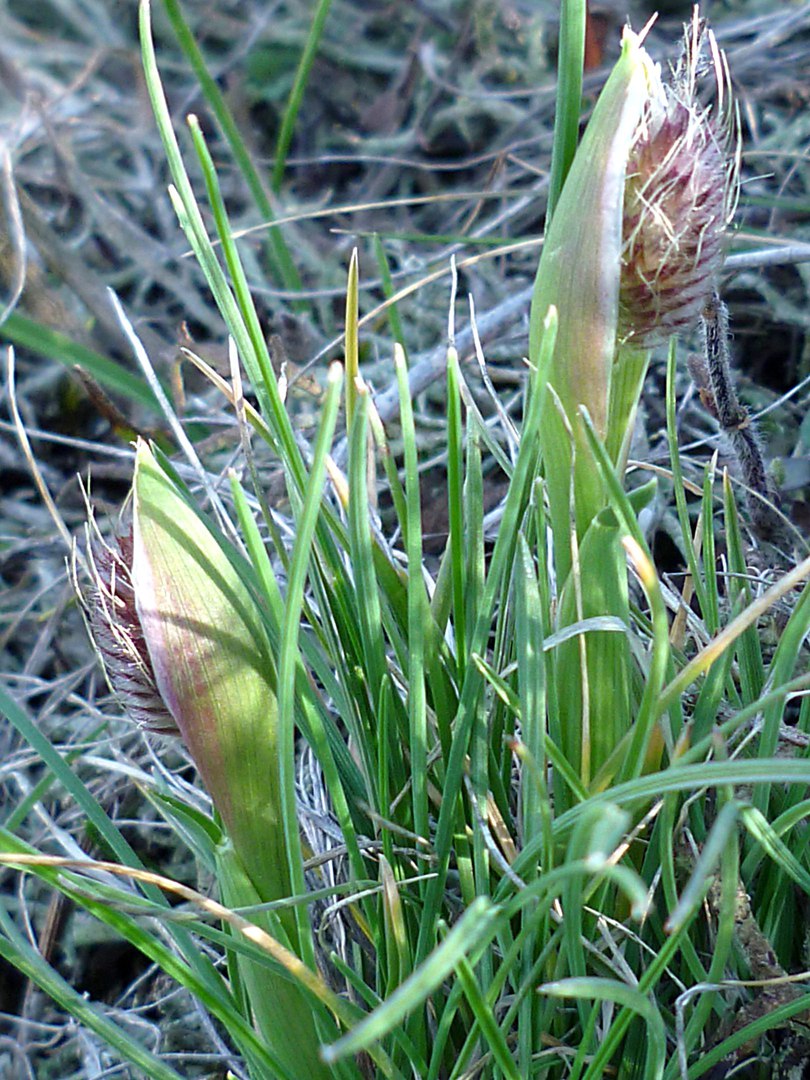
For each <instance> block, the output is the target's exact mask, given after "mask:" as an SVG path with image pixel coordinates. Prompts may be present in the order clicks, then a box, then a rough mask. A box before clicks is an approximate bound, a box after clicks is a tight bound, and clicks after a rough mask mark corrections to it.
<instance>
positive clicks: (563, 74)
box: [546, 0, 586, 229]
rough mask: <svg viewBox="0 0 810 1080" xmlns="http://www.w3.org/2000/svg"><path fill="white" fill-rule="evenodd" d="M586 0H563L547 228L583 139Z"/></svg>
mask: <svg viewBox="0 0 810 1080" xmlns="http://www.w3.org/2000/svg"><path fill="white" fill-rule="evenodd" d="M585 8H586V4H585V0H563V2H562V6H561V9H560V51H559V58H558V61H557V105H556V109H555V113H554V145H553V148H552V151H551V179H550V182H549V193H548V210H547V212H546V228H547V229H548V225H549V222H550V221H551V218H552V216H553V214H554V211H555V209H556V207H557V200H558V199H559V197H560V192H561V191H562V188H563V184H564V183H565V178H566V176H567V175H568V170H569V169H570V168H571V162H572V161H573V160H574V154H575V153H576V150H577V141H578V139H579V115H580V109H581V104H582V67H583V62H584V59H585V18H586V12H585Z"/></svg>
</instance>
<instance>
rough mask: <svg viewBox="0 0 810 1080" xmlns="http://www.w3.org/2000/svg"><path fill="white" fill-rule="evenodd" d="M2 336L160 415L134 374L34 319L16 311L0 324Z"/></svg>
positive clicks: (158, 407) (158, 409) (154, 402)
mask: <svg viewBox="0 0 810 1080" xmlns="http://www.w3.org/2000/svg"><path fill="white" fill-rule="evenodd" d="M3 336H4V337H6V338H8V340H9V341H13V342H14V344H15V345H21V346H23V347H24V348H26V349H30V350H31V352H35V353H39V354H40V356H46V357H48V359H49V360H58V361H59V363H60V364H64V365H65V366H66V367H73V366H74V364H77V365H78V366H79V367H81V368H83V369H84V370H85V371H86V372H87V373H88V374H89V375H91V376H92V377H93V378H94V379H95V380H96V382H97V383H99V384H100V385H101V386H104V387H106V389H108V390H111V391H113V392H114V393H116V394H121V396H122V397H125V398H127V399H128V400H129V401H133V402H135V404H136V405H141V406H143V408H145V409H149V411H150V412H154V413H157V414H158V415H159V414H160V406H159V405H158V402H157V399H156V398H155V395H154V394H153V393H152V391H151V390H150V389H149V387H148V386H147V385H146V383H145V382H144V381H143V379H142V378H140V376H138V375H133V373H132V372H131V371H127V369H126V368H125V367H123V366H122V365H121V364H118V363H116V361H115V360H110V359H109V357H106V356H102V355H101V353H97V352H94V351H93V349H88V348H87V347H86V346H85V345H80V344H79V343H78V342H76V341H72V340H71V339H70V338H69V337H68V336H67V334H61V333H60V332H59V331H58V330H52V329H51V328H50V327H49V326H42V325H41V324H40V323H38V322H34V320H33V319H28V318H26V317H25V316H24V315H21V314H20V313H19V312H17V311H14V312H12V313H11V314H10V315H9V316H8V318H7V319H6V321H5V322H4V323H3Z"/></svg>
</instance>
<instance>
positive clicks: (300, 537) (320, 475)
mask: <svg viewBox="0 0 810 1080" xmlns="http://www.w3.org/2000/svg"><path fill="white" fill-rule="evenodd" d="M341 383H342V371H341V369H340V368H339V367H338V366H337V365H335V366H333V367H332V368H331V369H330V372H329V386H328V389H327V394H326V401H325V403H324V409H323V416H322V418H321V426H320V429H319V431H318V438H317V441H316V444H315V449H314V452H313V456H312V469H311V472H310V476H309V481H308V484H307V489H306V493H305V498H304V505H303V507H302V511H301V514H300V515H299V517H298V520H297V522H296V537H295V546H294V548H293V554H292V559H291V560H290V571H289V579H288V582H287V599H286V604H285V609H284V623H283V626H282V633H281V655H280V657H279V673H278V727H279V734H278V743H279V773H280V784H281V797H282V811H283V823H284V836H285V842H286V850H287V859H288V862H289V868H290V880H291V883H292V891H293V893H297V894H303V893H305V892H306V883H305V881H304V869H303V859H302V855H301V838H300V832H299V827H298V811H297V805H296V797H295V672H296V666H297V664H298V659H299V644H298V635H299V622H300V618H301V609H302V607H303V602H304V588H305V585H306V579H307V571H308V568H309V563H310V557H311V554H312V542H313V537H314V533H315V527H316V524H317V520H318V515H319V513H320V506H321V499H322V498H323V487H324V481H325V477H326V455H327V453H328V452H329V449H330V447H331V444H332V436H333V434H334V430H335V424H336V423H337V415H338V409H339V407H340V391H341ZM296 915H297V925H298V934H299V948H300V956H301V958H302V960H303V961H304V963H306V964H307V965H308V966H309V967H312V968H314V967H315V953H314V947H313V943H312V928H311V925H310V922H309V918H308V916H307V912H306V910H303V911H301V910H298V911H297V912H296Z"/></svg>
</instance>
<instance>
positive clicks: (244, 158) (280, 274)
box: [163, 0, 301, 292]
mask: <svg viewBox="0 0 810 1080" xmlns="http://www.w3.org/2000/svg"><path fill="white" fill-rule="evenodd" d="M163 3H164V6H165V8H166V14H167V15H168V17H169V22H170V23H171V26H172V29H173V30H174V33H175V36H176V37H177V40H178V42H179V44H180V48H181V49H182V50H183V53H184V55H185V57H186V59H187V60H188V62H189V64H190V65H191V69H192V71H193V72H194V76H195V78H196V79H197V82H198V83H199V84H200V90H201V91H202V94H203V97H204V98H205V100H206V101H207V102H208V105H209V106H210V108H211V112H212V113H213V114H214V117H215V118H216V121H217V123H218V124H219V127H220V129H221V131H222V134H223V135H224V136H225V139H226V140H227V142H228V145H229V146H230V148H231V153H232V154H233V156H234V160H235V162H236V164H237V166H238V168H239V170H240V172H241V173H242V175H243V176H244V178H245V183H246V184H247V186H248V189H249V190H250V194H251V195H252V197H253V201H254V202H255V203H256V206H257V208H258V210H259V213H260V214H261V215H262V217H263V218H264V220H265V221H266V222H267V223H268V224H270V225H272V222H273V220H274V218H275V214H274V213H273V207H272V205H271V203H270V199H269V197H268V195H267V192H266V191H265V189H264V184H263V183H262V179H261V177H260V176H259V173H258V171H257V169H256V167H255V166H254V164H253V161H252V160H251V157H250V153H249V152H248V148H247V146H246V145H245V141H244V139H243V138H242V136H241V134H240V132H239V128H238V127H237V126H236V122H235V121H234V118H233V116H232V114H231V111H230V109H229V108H228V105H227V103H226V101H225V97H224V95H223V94H222V91H221V90H220V88H219V86H218V85H217V83H216V80H215V79H213V78H212V77H211V75H210V73H209V71H208V67H207V65H206V63H205V58H204V57H203V55H202V52H201V51H200V48H199V46H198V45H197V42H196V41H195V40H194V35H193V33H192V32H191V28H190V27H189V25H188V23H187V22H186V21H185V18H184V17H183V11H182V8H181V7H180V3H179V0H163ZM267 254H268V256H269V258H270V263H271V266H272V267H273V268H274V272H275V275H276V278H277V280H278V281H279V282H280V283H281V284H282V285H283V286H284V288H286V289H289V290H291V291H293V292H297V291H298V290H300V288H301V279H300V277H299V275H298V271H297V270H296V268H295V263H294V262H293V260H292V256H291V255H290V252H289V249H288V248H287V245H286V243H285V241H284V236H283V234H282V232H281V229H279V228H271V229H270V231H269V233H268V245H267Z"/></svg>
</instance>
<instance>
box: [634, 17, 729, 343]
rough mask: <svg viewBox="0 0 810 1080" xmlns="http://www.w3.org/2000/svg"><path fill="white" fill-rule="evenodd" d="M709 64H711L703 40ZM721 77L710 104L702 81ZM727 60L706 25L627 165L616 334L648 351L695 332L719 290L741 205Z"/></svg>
mask: <svg viewBox="0 0 810 1080" xmlns="http://www.w3.org/2000/svg"><path fill="white" fill-rule="evenodd" d="M706 41H708V42H709V43H710V52H711V56H712V58H713V62H712V63H708V64H707V63H706V62H705V61H704V60H703V59H702V58H703V55H704V42H706ZM706 70H711V71H713V72H714V73H715V80H716V94H715V102H714V105H713V106H704V105H703V104H701V102H700V101H699V99H698V96H697V84H698V82H699V79H700V76H701V74H703V73H704V71H706ZM733 115H734V114H733V109H732V107H731V96H730V93H729V90H728V76H727V70H726V66H725V62H724V60H723V58H722V56H721V55H720V54H719V52H718V51H717V48H716V46H715V45H714V43H713V40H712V39H711V37H710V35H709V34H704V33H703V32H702V27H701V26H700V25H698V26H694V24H693V28H692V30H691V34H690V31H689V29H688V30H687V44H686V47H685V49H684V59H683V60H682V61H681V62H680V63H679V64H678V65H677V66H676V68H675V69H674V71H673V73H672V78H671V81H670V83H669V84H668V85H664V84H662V83H658V84H657V85H654V86H653V87H652V88H651V92H650V95H649V98H648V101H647V103H646V105H645V108H644V112H643V115H642V118H641V122H640V123H639V126H638V130H637V133H636V136H635V139H634V142H633V146H632V148H631V151H630V156H629V160H628V165H627V174H626V184H625V198H624V219H623V227H622V228H623V250H622V274H621V290H620V334H621V337H622V338H623V340H626V341H630V342H631V343H633V344H638V345H639V346H649V345H652V344H654V343H655V342H657V341H661V340H665V339H667V338H668V337H670V336H671V335H672V334H674V333H677V332H679V331H683V330H689V329H691V328H692V327H693V326H694V325H695V324H696V322H697V320H698V318H699V316H700V312H701V309H702V306H703V304H704V303H705V301H706V298H707V296H709V295H710V293H711V291H712V288H713V287H714V284H715V280H716V277H717V273H718V270H719V268H720V265H721V262H722V256H723V234H724V232H725V229H726V225H727V224H728V222H729V220H730V217H731V215H732V213H733V208H734V204H735V199H736V172H737V170H736V153H735V140H736V129H735V125H734V123H733V120H732V117H733Z"/></svg>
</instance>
